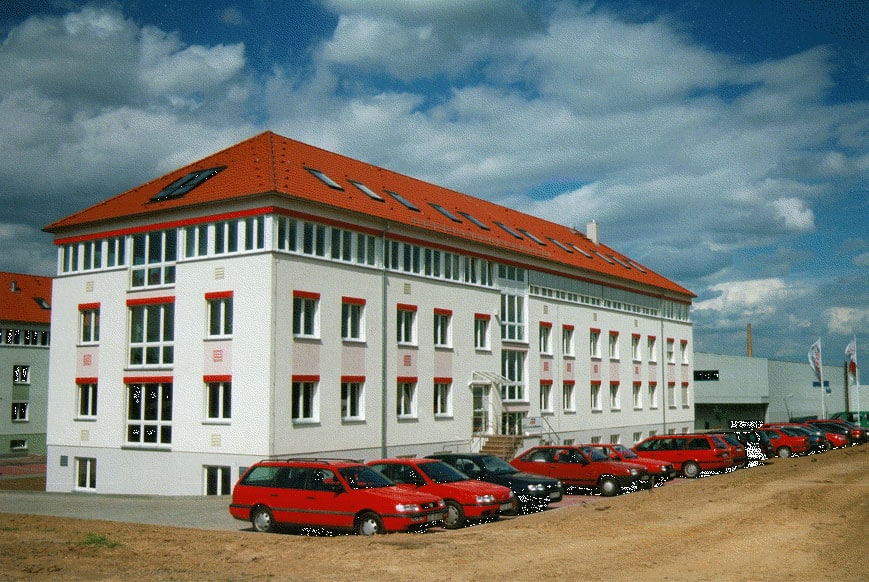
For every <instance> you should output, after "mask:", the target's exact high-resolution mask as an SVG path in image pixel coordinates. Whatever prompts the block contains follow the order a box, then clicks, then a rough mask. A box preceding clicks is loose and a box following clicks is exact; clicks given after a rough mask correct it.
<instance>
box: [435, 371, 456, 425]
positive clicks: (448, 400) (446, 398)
mask: <svg viewBox="0 0 869 582" xmlns="http://www.w3.org/2000/svg"><path fill="white" fill-rule="evenodd" d="M451 388H452V379H442V380H438V379H437V378H435V383H434V402H433V406H434V415H435V416H436V417H437V416H452V415H453V398H452V390H451Z"/></svg>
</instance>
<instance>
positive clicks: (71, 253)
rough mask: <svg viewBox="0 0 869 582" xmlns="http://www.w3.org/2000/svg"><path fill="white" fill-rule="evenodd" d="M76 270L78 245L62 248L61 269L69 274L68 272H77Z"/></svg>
mask: <svg viewBox="0 0 869 582" xmlns="http://www.w3.org/2000/svg"><path fill="white" fill-rule="evenodd" d="M78 268H79V267H78V243H76V244H71V245H66V246H64V247H63V266H62V267H61V269H62V270H63V272H64V273H69V272H70V271H78Z"/></svg>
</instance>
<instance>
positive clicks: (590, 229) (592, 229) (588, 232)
mask: <svg viewBox="0 0 869 582" xmlns="http://www.w3.org/2000/svg"><path fill="white" fill-rule="evenodd" d="M585 236H587V237H588V238H590V239H591V242H593V243H594V244H599V243H600V237H599V235H598V230H597V221H596V220H592V221H591V222H589V223H588V224H587V225H586V229H585Z"/></svg>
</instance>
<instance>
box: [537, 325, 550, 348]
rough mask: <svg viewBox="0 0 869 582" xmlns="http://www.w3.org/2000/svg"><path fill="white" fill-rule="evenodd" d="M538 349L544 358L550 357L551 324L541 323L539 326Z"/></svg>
mask: <svg viewBox="0 0 869 582" xmlns="http://www.w3.org/2000/svg"><path fill="white" fill-rule="evenodd" d="M539 333H540V338H539V345H538V347H539V349H540V353H541V354H542V355H544V356H551V355H552V324H547V323H545V322H541V323H540V326H539Z"/></svg>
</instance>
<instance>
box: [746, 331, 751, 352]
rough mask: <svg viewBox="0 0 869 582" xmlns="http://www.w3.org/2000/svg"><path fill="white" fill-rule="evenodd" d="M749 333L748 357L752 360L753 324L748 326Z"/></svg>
mask: <svg viewBox="0 0 869 582" xmlns="http://www.w3.org/2000/svg"><path fill="white" fill-rule="evenodd" d="M747 333H748V357H749V358H750V357H751V324H750V323H749V324H748V329H747Z"/></svg>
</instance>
